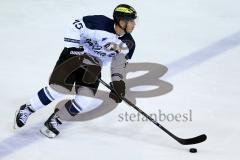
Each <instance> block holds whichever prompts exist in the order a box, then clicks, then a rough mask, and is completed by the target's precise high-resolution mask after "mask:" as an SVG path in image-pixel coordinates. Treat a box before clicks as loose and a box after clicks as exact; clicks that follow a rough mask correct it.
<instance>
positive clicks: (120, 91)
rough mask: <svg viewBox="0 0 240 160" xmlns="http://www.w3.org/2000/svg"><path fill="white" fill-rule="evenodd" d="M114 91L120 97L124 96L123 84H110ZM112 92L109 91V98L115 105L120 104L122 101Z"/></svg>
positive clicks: (121, 82) (120, 82) (122, 82)
mask: <svg viewBox="0 0 240 160" xmlns="http://www.w3.org/2000/svg"><path fill="white" fill-rule="evenodd" d="M110 85H111V86H112V88H113V89H114V91H115V92H116V93H117V94H118V95H119V96H121V97H124V96H125V89H126V87H125V82H124V81H123V80H120V81H113V82H111V83H110ZM114 91H111V92H110V94H109V97H110V98H112V99H113V100H114V101H115V102H116V103H121V102H122V99H121V98H120V97H119V96H117V95H116V94H115V92H114Z"/></svg>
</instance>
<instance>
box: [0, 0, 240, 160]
mask: <svg viewBox="0 0 240 160" xmlns="http://www.w3.org/2000/svg"><path fill="white" fill-rule="evenodd" d="M118 3H129V4H131V5H133V6H134V7H135V8H136V9H137V10H138V13H139V19H138V23H137V25H138V26H137V27H136V29H135V31H134V33H133V36H134V38H135V41H136V43H137V48H136V50H135V54H134V56H133V60H132V61H131V62H132V63H136V62H152V63H159V64H162V65H165V66H167V67H168V69H169V71H168V72H167V74H166V75H164V76H163V77H162V79H164V80H165V81H167V82H169V83H171V84H172V85H173V86H174V88H173V90H172V91H171V92H170V93H168V94H166V95H163V96H159V97H152V98H138V99H137V105H138V106H139V107H140V108H142V109H143V110H144V111H146V112H147V113H153V112H157V111H158V110H159V109H161V110H162V111H163V112H166V113H184V112H188V111H189V110H190V109H191V110H192V112H193V120H192V121H191V122H162V124H163V125H164V126H165V127H166V128H168V129H169V130H171V131H172V132H174V133H175V134H176V135H178V136H180V137H184V138H185V137H192V136H195V135H198V134H201V133H206V134H207V135H208V140H207V141H206V142H204V143H202V144H198V145H195V146H193V147H196V148H198V153H197V154H190V153H189V152H188V149H189V146H181V145H179V144H178V143H176V142H175V141H174V140H172V139H171V138H170V137H169V136H168V135H166V134H165V133H164V132H162V131H161V130H160V129H158V128H157V127H155V126H154V125H153V124H152V123H149V122H119V117H118V115H119V114H120V113H125V112H126V111H128V112H130V113H136V112H135V111H134V110H133V109H131V108H130V107H128V106H127V105H126V104H124V103H122V104H120V105H118V107H117V108H116V109H115V110H113V111H112V112H110V113H109V114H107V115H105V116H103V117H100V118H97V119H95V120H92V121H87V122H74V123H66V124H65V127H64V128H63V129H62V132H61V135H60V136H59V137H57V138H56V139H53V140H52V139H47V138H45V137H43V136H42V135H40V133H39V129H40V127H41V125H42V123H43V122H44V121H45V120H46V119H47V118H48V116H49V115H50V113H51V112H52V111H53V108H54V104H55V103H53V104H51V105H49V106H48V107H46V108H44V109H42V110H40V111H38V112H37V113H35V114H34V115H33V116H31V117H30V119H29V122H28V124H27V125H26V127H24V128H23V129H22V130H18V131H13V130H12V122H13V117H14V113H15V110H16V109H18V107H19V106H20V105H21V104H23V103H25V102H26V101H27V100H28V99H29V98H30V97H31V96H32V95H33V94H34V93H36V92H37V91H38V90H39V89H41V87H43V86H44V85H45V84H47V80H48V78H49V74H50V73H51V71H52V68H53V67H54V65H55V62H56V60H57V58H58V56H59V54H60V52H61V50H62V48H63V33H64V27H65V25H66V24H67V23H68V22H69V20H71V19H72V18H73V17H81V16H84V15H88V14H105V15H107V16H109V17H110V16H111V15H112V10H113V8H114V7H115V6H116V5H117V4H118ZM239 6H240V2H239V1H238V0H211V1H209V0H191V1H190V0H182V1H179V0H168V1H164V0H149V1H140V0H135V1H127V0H125V1H110V0H102V1H93V0H81V1H79V0H61V1H56V0H39V1H35V0H25V1H19V0H1V1H0V72H1V78H0V82H1V83H0V97H1V100H0V107H1V114H0V115H1V116H0V159H4V160H13V159H17V160H27V159H31V160H52V159H56V160H66V159H69V160H70V159H84V160H85V159H90V160H95V159H97V160H106V159H115V160H120V159H124V160H126V159H129V160H130V159H131V160H133V159H139V160H150V159H151V160H155V159H158V160H159V159H161V160H172V159H179V160H198V159H201V160H203V159H207V160H227V159H228V160H238V159H239V158H240V153H239V148H238V147H239V144H240V140H239V135H240V125H239V121H240V109H239V107H240V100H239V98H240V85H239V83H240V64H239V61H240V10H239ZM108 75H109V74H106V75H104V76H103V79H104V80H106V81H108V80H109V76H108ZM100 88H101V89H103V88H104V87H103V86H100ZM135 89H137V90H139V89H141V88H139V87H138V88H135ZM143 89H144V90H146V89H147V87H145V88H143Z"/></svg>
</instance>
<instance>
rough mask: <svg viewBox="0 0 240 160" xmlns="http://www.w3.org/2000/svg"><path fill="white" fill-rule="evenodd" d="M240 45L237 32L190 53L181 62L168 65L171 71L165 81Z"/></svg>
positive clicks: (239, 33)
mask: <svg viewBox="0 0 240 160" xmlns="http://www.w3.org/2000/svg"><path fill="white" fill-rule="evenodd" d="M239 45H240V32H236V33H234V34H232V35H230V36H228V37H225V38H223V39H221V40H219V41H217V42H216V43H213V44H211V45H209V46H207V47H205V48H202V49H200V50H198V51H195V52H193V53H190V54H189V55H187V56H185V57H183V58H180V59H179V60H177V61H175V62H172V63H170V64H167V65H166V66H167V67H168V69H169V71H168V73H167V74H166V75H165V76H164V79H167V78H168V77H171V76H175V75H176V74H179V73H181V72H183V71H186V70H189V69H191V68H192V67H194V66H196V65H199V64H201V63H203V62H205V61H207V60H209V59H211V58H214V57H216V56H218V55H220V54H223V53H226V52H227V51H228V50H231V49H232V48H234V47H237V46H239Z"/></svg>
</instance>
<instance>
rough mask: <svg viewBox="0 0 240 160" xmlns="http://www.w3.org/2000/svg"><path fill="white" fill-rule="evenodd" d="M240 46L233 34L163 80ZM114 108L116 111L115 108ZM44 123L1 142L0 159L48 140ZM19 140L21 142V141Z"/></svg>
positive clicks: (176, 65) (239, 35) (181, 62)
mask: <svg viewBox="0 0 240 160" xmlns="http://www.w3.org/2000/svg"><path fill="white" fill-rule="evenodd" d="M238 45H240V32H237V33H235V34H232V35H230V36H228V37H226V38H224V39H221V40H219V41H217V42H216V43H213V44H211V45H209V46H207V47H205V48H203V49H201V50H199V51H196V52H194V53H191V54H189V56H187V57H183V58H181V59H179V60H177V61H175V62H172V63H170V64H168V65H167V67H168V68H169V71H168V73H167V74H166V75H165V76H164V77H163V78H164V79H167V78H168V77H171V76H174V75H176V74H179V73H181V72H183V71H185V70H188V69H191V68H192V67H194V66H195V65H198V64H201V63H203V62H204V61H207V60H209V59H211V58H213V57H215V56H218V55H220V54H223V53H226V51H228V50H230V49H232V48H234V47H236V46H238ZM185 62H187V63H185ZM129 99H131V101H132V100H134V98H130V97H129ZM115 107H116V106H115ZM112 108H113V109H114V107H112ZM110 110H111V109H110ZM90 115H95V114H94V113H91V114H90V113H89V114H88V115H87V114H85V116H86V117H85V118H82V119H81V120H87V119H90V118H91V116H90ZM83 117H84V115H83ZM43 123H44V121H42V122H40V123H38V124H36V125H34V126H32V127H30V128H28V129H26V130H22V131H20V132H17V133H16V134H14V135H12V136H10V137H8V138H6V139H3V140H1V141H0V159H1V158H4V157H5V156H7V155H10V154H12V153H14V152H16V151H18V150H19V149H22V148H24V147H27V146H29V145H30V144H32V143H36V142H37V141H39V140H42V138H44V139H46V138H45V137H43V136H42V135H41V134H40V133H39V128H40V127H39V126H41V125H42V124H43ZM64 128H65V127H64ZM106 132H107V131H106ZM19 139H20V140H21V141H19ZM164 144H166V143H164Z"/></svg>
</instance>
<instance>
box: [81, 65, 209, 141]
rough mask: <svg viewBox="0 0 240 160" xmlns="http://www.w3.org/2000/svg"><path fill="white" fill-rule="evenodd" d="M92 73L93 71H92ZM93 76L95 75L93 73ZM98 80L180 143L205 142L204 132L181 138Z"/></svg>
mask: <svg viewBox="0 0 240 160" xmlns="http://www.w3.org/2000/svg"><path fill="white" fill-rule="evenodd" d="M81 68H83V69H85V70H86V69H87V68H86V67H85V66H82V67H81ZM88 72H89V71H88ZM90 74H91V73H90ZM92 76H94V75H93V74H92ZM98 81H99V82H100V83H102V84H103V85H104V86H105V87H107V88H108V89H109V90H111V91H113V92H114V93H115V94H116V95H117V96H118V97H119V98H121V99H122V100H123V101H124V102H126V103H127V104H128V105H130V106H131V107H133V108H134V109H135V110H137V111H138V112H140V113H141V114H142V115H143V116H145V117H146V118H147V119H149V120H150V121H151V122H153V123H154V124H155V125H156V126H158V127H159V128H160V129H162V130H163V131H164V132H165V133H167V134H168V135H169V136H171V137H172V138H173V139H175V140H176V141H178V142H179V143H180V144H182V145H192V144H197V143H201V142H204V141H205V140H206V139H207V135H205V134H202V135H199V136H197V137H193V138H187V139H183V138H179V137H177V136H176V135H174V134H173V133H171V132H170V131H169V130H167V129H166V128H165V127H163V126H162V125H161V124H160V123H158V122H157V121H155V120H154V119H153V118H152V117H150V116H149V115H148V114H146V113H145V112H144V111H142V110H141V109H140V108H138V107H137V106H136V105H135V104H133V103H132V102H131V101H129V100H128V99H127V98H125V97H122V96H120V95H118V94H117V92H116V91H114V89H113V88H112V86H110V85H109V84H107V83H106V82H104V81H103V80H102V79H101V78H98Z"/></svg>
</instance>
